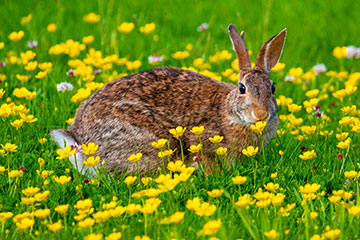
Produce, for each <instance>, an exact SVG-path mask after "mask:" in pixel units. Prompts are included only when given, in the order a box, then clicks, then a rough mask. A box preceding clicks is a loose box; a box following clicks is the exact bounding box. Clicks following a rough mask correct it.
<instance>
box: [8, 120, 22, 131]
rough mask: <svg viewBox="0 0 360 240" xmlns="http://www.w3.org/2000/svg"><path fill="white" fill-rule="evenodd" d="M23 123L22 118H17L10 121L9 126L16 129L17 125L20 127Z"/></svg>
mask: <svg viewBox="0 0 360 240" xmlns="http://www.w3.org/2000/svg"><path fill="white" fill-rule="evenodd" d="M23 123H24V120H22V119H18V120H15V121H13V122H11V123H10V124H11V126H13V127H15V128H16V130H18V129H19V127H21V126H22V125H23Z"/></svg>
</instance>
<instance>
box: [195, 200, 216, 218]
mask: <svg viewBox="0 0 360 240" xmlns="http://www.w3.org/2000/svg"><path fill="white" fill-rule="evenodd" d="M215 211H216V206H215V205H214V204H210V203H208V202H204V203H202V204H200V206H199V207H198V208H197V209H195V213H196V215H198V216H200V217H202V216H207V217H209V216H211V215H213V214H214V213H215Z"/></svg>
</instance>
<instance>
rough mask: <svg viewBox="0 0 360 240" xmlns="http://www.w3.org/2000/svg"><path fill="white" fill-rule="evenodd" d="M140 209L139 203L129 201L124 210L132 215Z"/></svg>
mask: <svg viewBox="0 0 360 240" xmlns="http://www.w3.org/2000/svg"><path fill="white" fill-rule="evenodd" d="M140 210H141V205H139V204H134V203H131V204H129V205H127V206H126V212H127V213H129V214H130V215H133V214H135V213H137V212H139V211H140Z"/></svg>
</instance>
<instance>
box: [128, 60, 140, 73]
mask: <svg viewBox="0 0 360 240" xmlns="http://www.w3.org/2000/svg"><path fill="white" fill-rule="evenodd" d="M125 65H126V68H127V70H129V71H132V70H136V69H138V68H140V67H141V65H142V63H141V61H139V60H135V61H133V62H131V61H127V62H126V63H125Z"/></svg>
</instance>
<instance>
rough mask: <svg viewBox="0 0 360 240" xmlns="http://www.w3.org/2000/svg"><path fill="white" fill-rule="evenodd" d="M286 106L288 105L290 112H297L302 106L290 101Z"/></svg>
mask: <svg viewBox="0 0 360 240" xmlns="http://www.w3.org/2000/svg"><path fill="white" fill-rule="evenodd" d="M287 107H288V110H289V112H292V113H296V112H299V111H300V110H301V108H302V106H300V105H296V104H295V103H291V104H289V105H288V106H287Z"/></svg>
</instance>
